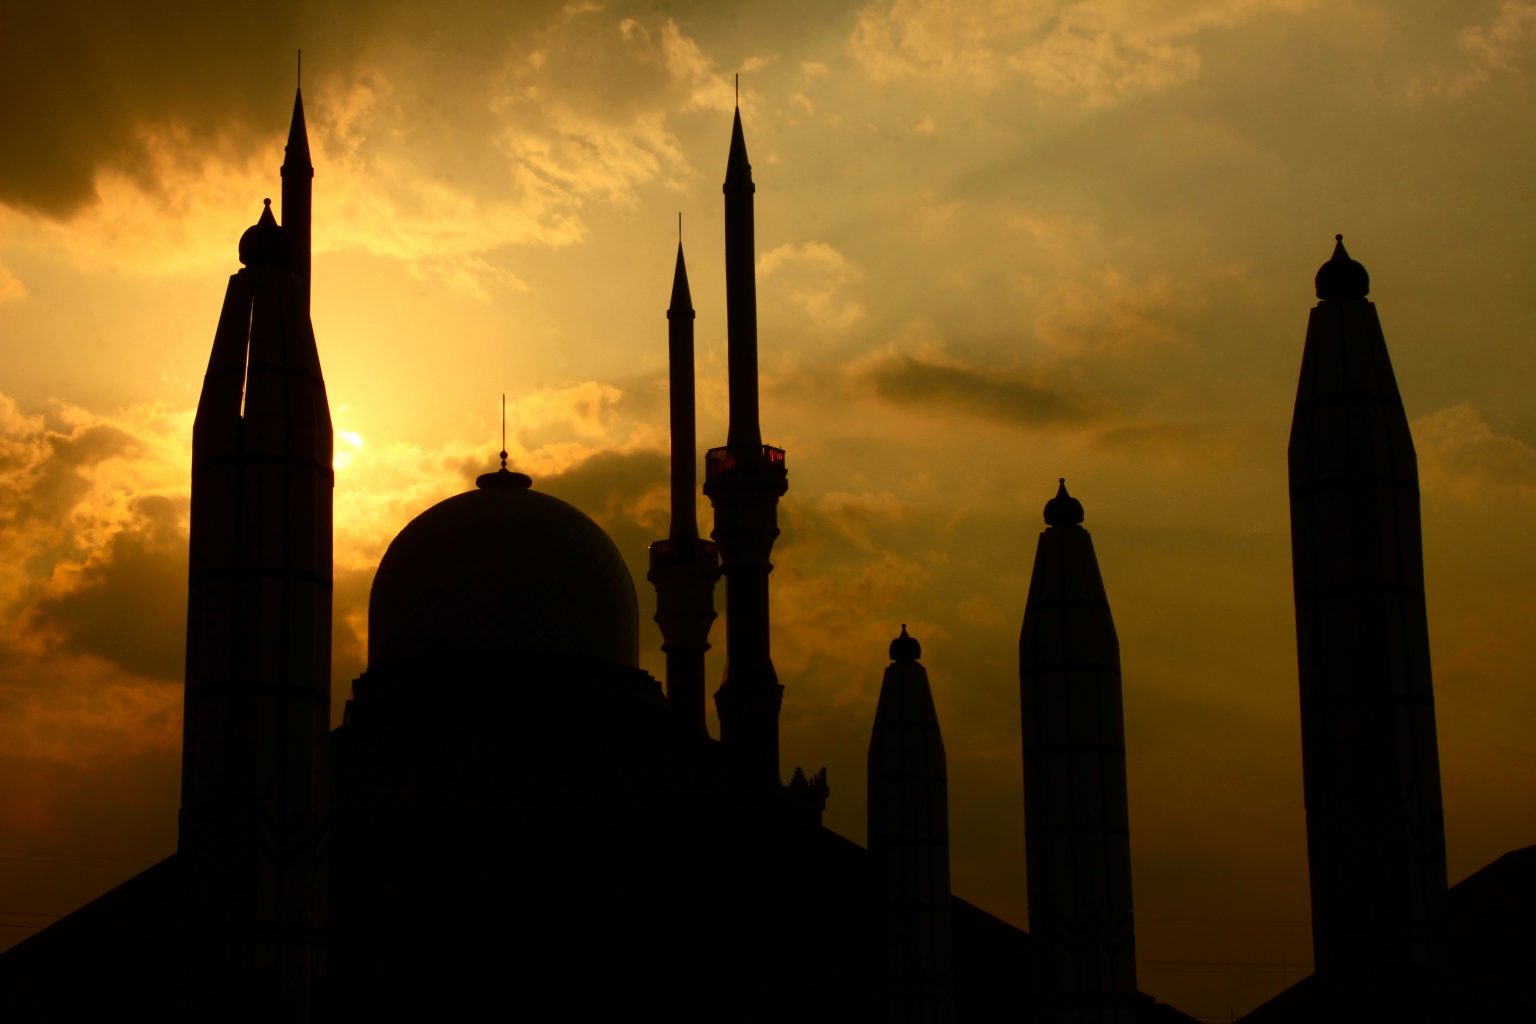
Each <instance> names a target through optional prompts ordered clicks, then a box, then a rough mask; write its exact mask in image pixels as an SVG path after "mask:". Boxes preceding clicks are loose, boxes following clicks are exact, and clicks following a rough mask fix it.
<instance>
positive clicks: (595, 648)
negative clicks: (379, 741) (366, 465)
mask: <svg viewBox="0 0 1536 1024" xmlns="http://www.w3.org/2000/svg"><path fill="white" fill-rule="evenodd" d="M476 483H477V487H476V488H475V489H474V490H472V491H468V492H466V493H464V494H458V495H455V496H454V497H452V498H448V499H447V500H446V501H441V502H438V503H437V504H436V505H433V506H432V507H431V508H429V509H427V510H426V511H425V512H423V513H422V514H421V515H419V516H417V517H416V518H415V519H413V520H411V522H410V523H408V524H407V525H406V527H405V529H403V530H401V531H400V533H399V535H398V536H396V537H395V539H394V540H393V541H392V542H391V543H390V545H389V550H387V551H385V552H384V558H383V560H382V561H380V563H379V571H378V573H377V574H376V575H375V576H374V580H373V591H372V593H371V594H370V595H369V599H368V664H369V667H370V669H374V668H378V669H391V668H407V669H409V668H417V669H419V668H421V667H423V666H431V665H435V664H443V663H451V662H461V661H464V660H495V661H500V662H508V661H513V662H515V659H517V658H518V657H519V656H530V657H536V658H540V659H542V658H548V657H555V658H561V657H569V658H579V659H588V660H595V661H603V662H609V663H612V664H617V665H623V666H627V667H630V668H635V667H638V665H639V610H638V607H637V605H636V601H635V584H634V581H633V580H632V579H631V578H630V575H629V569H628V568H627V567H626V566H625V564H624V559H623V557H622V556H621V555H620V554H619V549H618V548H617V547H616V546H615V545H614V543H613V541H612V539H610V538H609V536H608V534H606V533H605V532H603V528H602V527H600V526H598V525H597V524H596V523H594V522H593V521H592V520H591V519H589V518H588V517H587V516H586V515H585V514H584V513H582V512H581V511H580V510H579V509H577V508H575V507H573V506H571V505H568V504H566V503H565V502H563V501H561V500H560V499H559V498H553V497H550V496H549V495H547V494H541V493H539V492H538V491H535V490H532V489H530V486H529V480H528V478H527V477H526V476H524V475H523V474H521V473H510V472H508V471H507V470H506V469H505V468H503V469H502V470H501V471H500V472H497V473H486V474H485V475H483V476H481V477H480V478H479V480H478V481H476Z"/></svg>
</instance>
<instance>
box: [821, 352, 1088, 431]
mask: <svg viewBox="0 0 1536 1024" xmlns="http://www.w3.org/2000/svg"><path fill="white" fill-rule="evenodd" d="M849 374H850V377H851V379H852V380H853V381H854V382H855V383H856V384H862V385H865V386H867V387H869V388H870V389H872V390H873V392H874V394H875V395H876V397H878V398H880V399H881V400H883V401H885V402H889V403H890V404H892V405H898V406H901V407H903V408H905V409H908V410H921V409H924V408H928V409H936V410H941V411H944V412H948V413H960V414H963V415H969V416H976V417H980V418H982V419H989V420H995V421H997V422H1000V423H1005V424H1009V425H1013V426H1023V427H1044V426H1052V425H1057V424H1069V423H1079V422H1082V421H1084V420H1086V419H1087V418H1089V417H1090V416H1091V415H1093V414H1094V413H1096V412H1098V411H1099V410H1100V408H1101V402H1100V401H1098V400H1097V399H1094V398H1091V397H1089V396H1086V395H1083V394H1081V393H1079V392H1078V391H1077V390H1075V389H1074V388H1072V387H1071V386H1070V385H1066V384H1062V383H1059V382H1056V381H1052V380H1049V379H1048V377H1047V374H1046V372H1045V371H1044V370H1043V369H1035V370H1029V369H1021V368H1013V367H988V366H971V365H967V364H965V363H962V362H959V361H956V360H953V359H949V358H947V357H944V356H941V355H931V354H930V355H908V354H905V353H900V352H895V351H886V352H882V353H876V354H874V355H873V356H870V357H867V358H865V359H862V360H859V361H858V362H856V363H854V364H853V365H852V366H851V367H850V369H849Z"/></svg>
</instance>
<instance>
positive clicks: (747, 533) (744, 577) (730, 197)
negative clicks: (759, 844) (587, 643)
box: [704, 108, 789, 792]
mask: <svg viewBox="0 0 1536 1024" xmlns="http://www.w3.org/2000/svg"><path fill="white" fill-rule="evenodd" d="M723 191H724V193H725V301H726V339H727V340H726V347H727V350H728V358H729V368H728V369H729V374H730V427H729V430H728V431H727V434H726V442H725V446H724V447H723V448H712V449H710V450H709V452H708V453H707V454H706V455H705V459H704V494H705V495H706V496H707V497H708V498H709V500H710V502H711V503H712V504H713V505H714V508H715V529H714V533H713V535H712V536H713V537H714V539H715V543H716V544H718V545H719V547H720V571H721V573H722V574H723V575H724V576H725V578H726V581H727V582H726V591H725V602H726V604H725V661H726V665H725V678H724V680H723V681H722V682H721V684H720V689H719V691H718V692H717V693H716V694H715V707H716V709H717V710H718V711H719V713H720V742H721V744H722V745H723V746H724V747H725V752H726V755H727V757H729V758H730V759H731V760H732V761H733V762H734V764H735V766H736V770H737V772H738V774H739V775H740V777H741V778H742V779H743V781H744V782H745V783H746V784H747V785H748V786H749V787H750V788H752V789H753V790H756V791H760V792H770V791H776V790H777V789H778V787H779V785H780V778H779V705H780V704H781V702H782V701H783V696H784V688H783V687H782V686H780V685H779V678H778V674H777V673H776V672H775V671H774V668H773V659H772V657H771V656H770V654H769V630H768V574H769V573H771V572H772V571H773V563H772V562H770V561H769V556H770V555H771V554H772V552H773V542H774V540H775V539H776V538H777V537H778V535H779V524H778V504H779V498H780V496H781V495H783V494H784V491H785V490H786V489H787V488H788V486H789V484H788V477H787V475H786V473H785V468H784V450H783V449H782V448H774V447H770V446H768V445H765V444H763V439H762V432H761V430H760V429H759V426H758V419H757V280H756V269H755V266H754V255H753V247H754V242H753V239H752V230H753V229H752V216H753V214H752V196H753V193H754V192H755V191H756V186H754V185H753V184H752V167H751V165H750V164H749V163H748V162H747V144H746V141H745V138H744V137H743V135H742V131H741V110H740V108H737V110H736V113H735V117H734V120H733V122H732V125H731V148H730V154H729V156H728V157H727V160H726V168H725V184H724V186H723Z"/></svg>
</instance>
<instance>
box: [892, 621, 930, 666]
mask: <svg viewBox="0 0 1536 1024" xmlns="http://www.w3.org/2000/svg"><path fill="white" fill-rule="evenodd" d="M922 656H923V648H922V645H921V644H919V643H918V642H917V640H916V639H914V638H913V637H911V636H908V635H907V624H906V623H905V622H903V623H902V624H901V636H899V637H897V638H896V639H895V640H892V641H891V660H892V661H916V660H917V659H918V658H921V657H922Z"/></svg>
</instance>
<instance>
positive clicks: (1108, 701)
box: [1019, 480, 1139, 1024]
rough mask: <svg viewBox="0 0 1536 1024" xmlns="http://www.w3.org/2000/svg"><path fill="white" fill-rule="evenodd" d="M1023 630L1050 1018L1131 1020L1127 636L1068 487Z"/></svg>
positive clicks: (1028, 761)
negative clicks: (1123, 679) (1123, 663)
mask: <svg viewBox="0 0 1536 1024" xmlns="http://www.w3.org/2000/svg"><path fill="white" fill-rule="evenodd" d="M1045 522H1046V529H1045V531H1044V532H1043V533H1041V534H1040V542H1039V545H1038V546H1037V547H1036V549H1035V567H1034V572H1033V574H1032V575H1031V577H1030V581H1029V599H1028V602H1027V604H1026V605H1025V608H1024V628H1023V631H1022V632H1021V633H1020V635H1019V687H1020V702H1021V707H1022V722H1023V727H1024V843H1025V858H1026V866H1027V870H1028V879H1029V930H1030V932H1031V934H1033V935H1034V937H1035V938H1036V940H1038V941H1039V943H1040V970H1041V976H1040V978H1039V979H1038V983H1037V988H1036V991H1037V992H1038V993H1039V994H1040V999H1041V1004H1040V1010H1041V1015H1040V1017H1039V1019H1040V1020H1042V1021H1050V1022H1053V1024H1088V1022H1094V1024H1100V1022H1106V1024H1107V1022H1114V1024H1135V1021H1136V1020H1137V1005H1138V1002H1139V1000H1138V997H1137V994H1136V936H1135V928H1134V922H1133V918H1132V913H1131V840H1130V817H1129V813H1128V810H1127V806H1126V787H1125V720H1124V715H1123V713H1122V710H1121V701H1120V641H1119V639H1118V638H1117V637H1116V636H1115V623H1114V619H1113V618H1111V616H1110V613H1109V599H1108V598H1107V597H1106V596H1105V594H1104V581H1103V580H1102V579H1101V578H1100V576H1099V564H1098V559H1097V558H1096V557H1095V555H1094V553H1093V539H1092V538H1091V537H1089V535H1088V531H1087V530H1085V529H1083V527H1082V522H1083V506H1082V504H1081V503H1080V502H1079V501H1078V500H1077V499H1076V498H1073V497H1072V496H1071V495H1069V494H1068V493H1067V484H1066V481H1065V480H1063V481H1061V484H1060V486H1059V487H1058V489H1057V491H1056V497H1054V498H1052V499H1051V500H1050V501H1049V502H1047V503H1046V506H1045Z"/></svg>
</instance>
